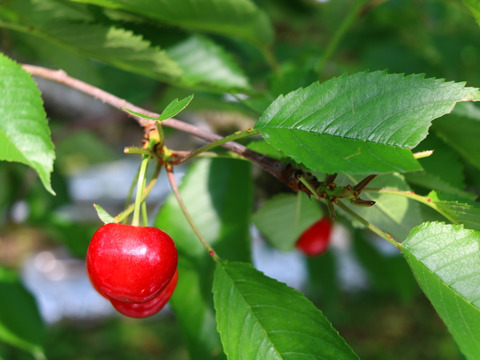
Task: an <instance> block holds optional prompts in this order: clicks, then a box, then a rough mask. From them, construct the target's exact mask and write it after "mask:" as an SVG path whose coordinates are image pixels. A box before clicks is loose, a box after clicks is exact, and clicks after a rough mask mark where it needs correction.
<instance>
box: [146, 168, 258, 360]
mask: <svg viewBox="0 0 480 360" xmlns="http://www.w3.org/2000/svg"><path fill="white" fill-rule="evenodd" d="M251 183H252V182H251V179H250V165H249V163H247V162H245V161H238V160H231V159H199V160H198V161H196V162H195V163H194V164H192V166H191V167H189V169H188V173H187V175H186V176H185V177H184V178H183V179H182V184H181V186H180V192H181V195H182V198H183V200H184V202H185V206H186V207H187V209H188V211H189V213H190V214H191V216H192V218H193V219H194V222H195V224H196V226H197V227H198V228H199V230H200V232H201V233H202V235H203V236H204V237H205V239H206V240H207V241H208V242H209V243H210V244H212V246H213V247H214V248H215V251H216V252H217V253H218V254H219V255H220V256H222V257H223V256H224V257H226V258H229V259H235V260H239V261H250V248H249V241H248V238H249V232H248V225H249V222H250V215H251V208H252V185H251ZM155 226H157V227H159V228H161V229H163V230H164V231H166V232H167V233H168V234H170V236H172V238H173V239H175V244H176V245H177V249H178V253H179V263H178V273H179V277H178V285H177V289H176V290H175V293H174V295H173V296H172V301H171V304H172V308H173V310H174V311H175V313H176V317H177V318H178V320H179V322H180V325H181V327H182V329H183V334H184V335H185V338H186V341H187V346H188V349H189V352H190V357H191V359H192V360H206V359H222V358H224V355H223V351H222V350H221V348H222V347H221V342H220V337H219V335H218V332H217V330H216V323H215V315H214V309H213V304H212V296H211V289H212V281H213V271H214V268H213V264H214V263H213V261H212V259H211V257H210V255H209V254H208V252H207V251H206V250H205V248H204V247H203V246H202V245H201V243H200V241H199V240H198V239H197V237H196V235H195V233H194V232H193V230H192V228H191V226H190V225H189V224H188V222H187V221H186V220H185V216H184V215H183V213H182V211H181V209H180V207H179V205H178V202H177V200H176V199H175V197H174V196H173V195H170V197H169V198H168V199H167V201H166V202H165V205H164V206H163V208H162V209H161V211H160V212H159V214H158V216H157V218H156V221H155Z"/></svg>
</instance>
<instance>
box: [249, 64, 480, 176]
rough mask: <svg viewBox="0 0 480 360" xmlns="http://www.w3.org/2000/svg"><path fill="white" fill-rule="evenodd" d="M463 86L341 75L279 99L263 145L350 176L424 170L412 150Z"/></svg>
mask: <svg viewBox="0 0 480 360" xmlns="http://www.w3.org/2000/svg"><path fill="white" fill-rule="evenodd" d="M479 99H480V93H479V91H478V90H477V89H474V88H466V87H464V84H462V83H452V82H444V81H442V80H437V79H425V78H424V77H423V75H410V76H403V75H399V74H387V73H385V72H372V73H369V72H363V73H357V74H354V75H343V76H341V77H338V78H333V79H331V80H328V81H326V82H324V83H314V84H312V85H310V86H309V87H307V88H305V89H298V90H296V91H293V92H291V93H289V94H287V95H285V96H283V95H282V96H279V97H278V98H277V99H276V100H275V101H274V102H273V103H272V104H271V105H270V107H269V108H268V109H267V110H266V111H265V112H264V113H263V115H262V116H261V118H260V119H259V120H258V122H257V124H256V125H255V128H257V129H259V130H260V132H261V134H262V136H263V137H264V138H265V140H266V141H267V142H269V143H271V144H272V145H273V146H274V147H275V148H277V149H279V150H281V151H283V152H284V153H286V154H287V155H289V156H291V157H292V158H293V159H294V160H295V161H297V162H300V163H303V164H304V165H306V166H307V167H308V168H310V169H312V170H318V171H322V172H326V173H335V172H342V173H348V174H359V173H362V174H363V173H379V172H393V171H408V170H419V169H420V165H419V164H418V162H417V161H416V160H415V159H414V158H413V155H412V154H411V152H410V149H411V148H413V147H414V146H416V145H417V144H418V143H419V142H420V141H421V140H423V138H424V137H425V136H426V135H427V132H428V128H429V127H430V125H431V121H432V120H434V119H435V118H438V117H440V116H442V115H444V114H447V113H449V112H450V111H452V109H453V107H454V105H455V104H456V103H457V102H459V101H474V100H479Z"/></svg>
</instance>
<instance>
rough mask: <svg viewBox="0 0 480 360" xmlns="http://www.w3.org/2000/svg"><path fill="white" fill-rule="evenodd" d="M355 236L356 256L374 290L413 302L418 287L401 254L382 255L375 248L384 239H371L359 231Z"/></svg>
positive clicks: (354, 247)
mask: <svg viewBox="0 0 480 360" xmlns="http://www.w3.org/2000/svg"><path fill="white" fill-rule="evenodd" d="M355 235H356V236H355V239H354V241H353V249H354V251H355V256H356V258H357V259H358V260H359V261H360V263H361V264H362V266H363V268H364V269H365V270H366V272H367V275H368V278H369V280H370V284H371V286H372V287H373V289H374V290H376V291H378V292H380V293H393V294H395V295H396V296H397V297H398V298H399V299H401V300H403V301H410V300H412V299H413V297H414V296H415V295H416V294H417V292H418V286H417V283H416V282H415V279H414V277H413V276H412V272H411V270H410V268H409V267H408V264H407V262H406V261H405V259H404V258H403V257H402V256H401V254H400V252H396V253H388V254H386V253H382V252H380V251H379V249H378V248H377V247H376V246H375V241H384V240H383V239H380V238H372V239H369V238H367V237H366V236H365V234H364V232H359V231H357V232H356V234H355Z"/></svg>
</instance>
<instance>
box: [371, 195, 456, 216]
mask: <svg viewBox="0 0 480 360" xmlns="http://www.w3.org/2000/svg"><path fill="white" fill-rule="evenodd" d="M364 191H371V192H377V193H379V194H389V195H397V196H403V197H406V198H408V199H412V200H415V201H418V202H419V203H422V204H423V205H426V206H428V207H430V208H431V209H433V210H435V211H436V212H438V213H439V214H440V215H442V216H443V217H445V218H446V219H448V220H449V221H450V222H452V223H454V224H455V223H457V222H458V221H456V220H455V219H454V218H452V217H451V216H450V214H448V213H447V212H445V211H443V210H442V209H441V208H440V207H438V206H437V204H436V203H435V202H434V201H432V199H430V198H428V197H425V196H422V195H418V194H416V193H414V192H413V191H406V190H395V189H386V188H382V189H373V188H365V189H364Z"/></svg>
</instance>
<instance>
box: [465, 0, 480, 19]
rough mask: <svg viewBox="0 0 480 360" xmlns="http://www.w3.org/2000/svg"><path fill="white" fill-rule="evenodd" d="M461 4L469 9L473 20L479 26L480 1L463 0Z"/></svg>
mask: <svg viewBox="0 0 480 360" xmlns="http://www.w3.org/2000/svg"><path fill="white" fill-rule="evenodd" d="M463 3H464V4H465V5H466V6H467V7H468V8H469V9H470V11H471V12H472V14H473V17H474V18H475V20H477V23H478V24H479V25H480V1H478V0H463Z"/></svg>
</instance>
